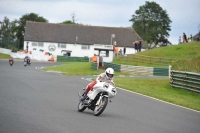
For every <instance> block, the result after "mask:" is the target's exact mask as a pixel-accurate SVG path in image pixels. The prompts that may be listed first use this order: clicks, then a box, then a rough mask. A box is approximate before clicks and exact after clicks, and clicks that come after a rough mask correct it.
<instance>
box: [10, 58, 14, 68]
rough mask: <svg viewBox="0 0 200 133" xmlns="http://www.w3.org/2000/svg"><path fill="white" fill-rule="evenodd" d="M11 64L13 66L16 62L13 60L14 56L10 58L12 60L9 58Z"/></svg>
mask: <svg viewBox="0 0 200 133" xmlns="http://www.w3.org/2000/svg"><path fill="white" fill-rule="evenodd" d="M9 63H10V65H11V66H12V65H13V63H14V60H13V57H12V56H10V58H9Z"/></svg>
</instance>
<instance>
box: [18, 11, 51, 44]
mask: <svg viewBox="0 0 200 133" xmlns="http://www.w3.org/2000/svg"><path fill="white" fill-rule="evenodd" d="M26 21H34V22H46V23H48V20H47V19H45V18H43V17H41V16H39V15H38V14H35V13H30V14H25V15H23V16H22V17H21V18H20V19H19V21H18V26H17V28H16V31H17V34H16V36H17V38H18V39H19V40H20V48H23V44H24V33H25V25H26Z"/></svg>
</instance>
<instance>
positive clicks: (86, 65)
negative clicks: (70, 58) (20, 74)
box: [43, 62, 129, 76]
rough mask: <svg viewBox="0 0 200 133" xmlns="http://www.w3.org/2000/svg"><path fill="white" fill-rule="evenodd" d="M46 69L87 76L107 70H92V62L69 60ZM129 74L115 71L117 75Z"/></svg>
mask: <svg viewBox="0 0 200 133" xmlns="http://www.w3.org/2000/svg"><path fill="white" fill-rule="evenodd" d="M43 70H45V71H58V72H62V73H63V75H68V76H85V75H99V74H100V73H103V72H104V71H105V70H104V69H100V70H98V71H97V70H92V69H91V63H90V62H68V63H63V64H62V65H60V66H52V67H47V68H43ZM122 74H123V75H129V74H126V73H120V72H115V75H122Z"/></svg>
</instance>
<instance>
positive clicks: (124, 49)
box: [123, 46, 126, 55]
mask: <svg viewBox="0 0 200 133" xmlns="http://www.w3.org/2000/svg"><path fill="white" fill-rule="evenodd" d="M123 51H124V55H125V54H126V46H124V50H123Z"/></svg>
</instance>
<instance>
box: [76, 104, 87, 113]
mask: <svg viewBox="0 0 200 133" xmlns="http://www.w3.org/2000/svg"><path fill="white" fill-rule="evenodd" d="M86 108H87V107H86V106H84V103H83V102H82V101H80V102H79V104H78V111H79V112H83V111H84V110H85V109H86Z"/></svg>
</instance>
